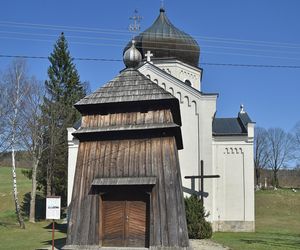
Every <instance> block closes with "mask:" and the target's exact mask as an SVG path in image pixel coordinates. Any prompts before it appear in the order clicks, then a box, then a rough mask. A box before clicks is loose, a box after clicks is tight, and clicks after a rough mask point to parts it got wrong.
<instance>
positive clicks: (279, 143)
mask: <svg viewBox="0 0 300 250" xmlns="http://www.w3.org/2000/svg"><path fill="white" fill-rule="evenodd" d="M268 147H269V161H268V166H269V168H270V169H272V171H273V182H274V183H273V184H274V186H275V187H278V185H279V182H278V176H277V174H278V171H279V169H280V168H282V167H284V166H286V164H287V163H288V161H290V160H291V159H292V158H293V157H294V150H295V143H294V138H293V136H292V134H290V133H287V132H285V131H284V130H282V129H281V128H270V129H268Z"/></svg>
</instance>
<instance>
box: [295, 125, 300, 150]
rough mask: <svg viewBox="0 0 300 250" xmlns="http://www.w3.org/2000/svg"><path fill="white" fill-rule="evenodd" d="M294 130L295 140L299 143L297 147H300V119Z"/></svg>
mask: <svg viewBox="0 0 300 250" xmlns="http://www.w3.org/2000/svg"><path fill="white" fill-rule="evenodd" d="M294 132H295V140H296V143H297V147H298V148H300V121H299V122H297V123H296V125H295V128H294Z"/></svg>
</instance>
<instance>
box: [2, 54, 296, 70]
mask: <svg viewBox="0 0 300 250" xmlns="http://www.w3.org/2000/svg"><path fill="white" fill-rule="evenodd" d="M1 57H2V58H5V57H6V58H24V59H47V60H48V59H49V58H48V57H46V56H27V55H3V54H0V58H1ZM72 59H73V60H77V61H102V62H122V61H123V60H121V59H111V58H84V57H73V58H72ZM201 65H207V66H230V67H255V68H289V69H300V65H275V64H274V65H272V64H241V63H213V62H202V63H200V66H201Z"/></svg>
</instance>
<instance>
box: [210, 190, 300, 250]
mask: <svg viewBox="0 0 300 250" xmlns="http://www.w3.org/2000/svg"><path fill="white" fill-rule="evenodd" d="M255 206H256V208H255V210H256V211H255V212H256V232H255V233H220V232H218V233H214V235H213V240H214V241H216V242H219V243H222V244H223V245H225V246H228V247H230V248H232V249H234V250H235V249H236V250H238V249H243V250H247V249H253V250H254V249H255V250H260V249H265V250H269V249H270V250H273V249H274V250H276V249H282V250H288V249H300V190H298V192H297V193H293V192H292V190H290V189H283V190H276V191H273V190H265V191H258V192H256V193H255Z"/></svg>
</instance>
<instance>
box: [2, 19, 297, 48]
mask: <svg viewBox="0 0 300 250" xmlns="http://www.w3.org/2000/svg"><path fill="white" fill-rule="evenodd" d="M0 26H6V27H7V26H8V27H11V26H13V27H21V28H31V29H46V30H47V29H48V30H59V31H62V29H64V30H67V31H73V32H88V33H95V34H96V33H101V34H103V33H105V34H112V35H120V34H123V35H128V36H131V35H132V32H130V31H128V30H117V29H100V28H89V27H80V26H65V25H48V24H37V23H35V24H34V23H24V22H8V21H0ZM148 33H149V32H148ZM155 34H156V35H160V34H161V33H159V32H156V33H155ZM172 36H173V37H176V38H178V39H186V37H182V36H177V35H176V34H173V35H172ZM191 36H192V37H193V38H201V39H209V41H214V42H238V43H243V42H246V43H247V44H248V45H255V46H258V45H259V46H265V45H267V46H270V45H273V46H277V47H278V46H282V47H287V48H300V44H295V43H286V42H270V41H262V40H250V39H236V38H223V37H211V36H201V35H191Z"/></svg>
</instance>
